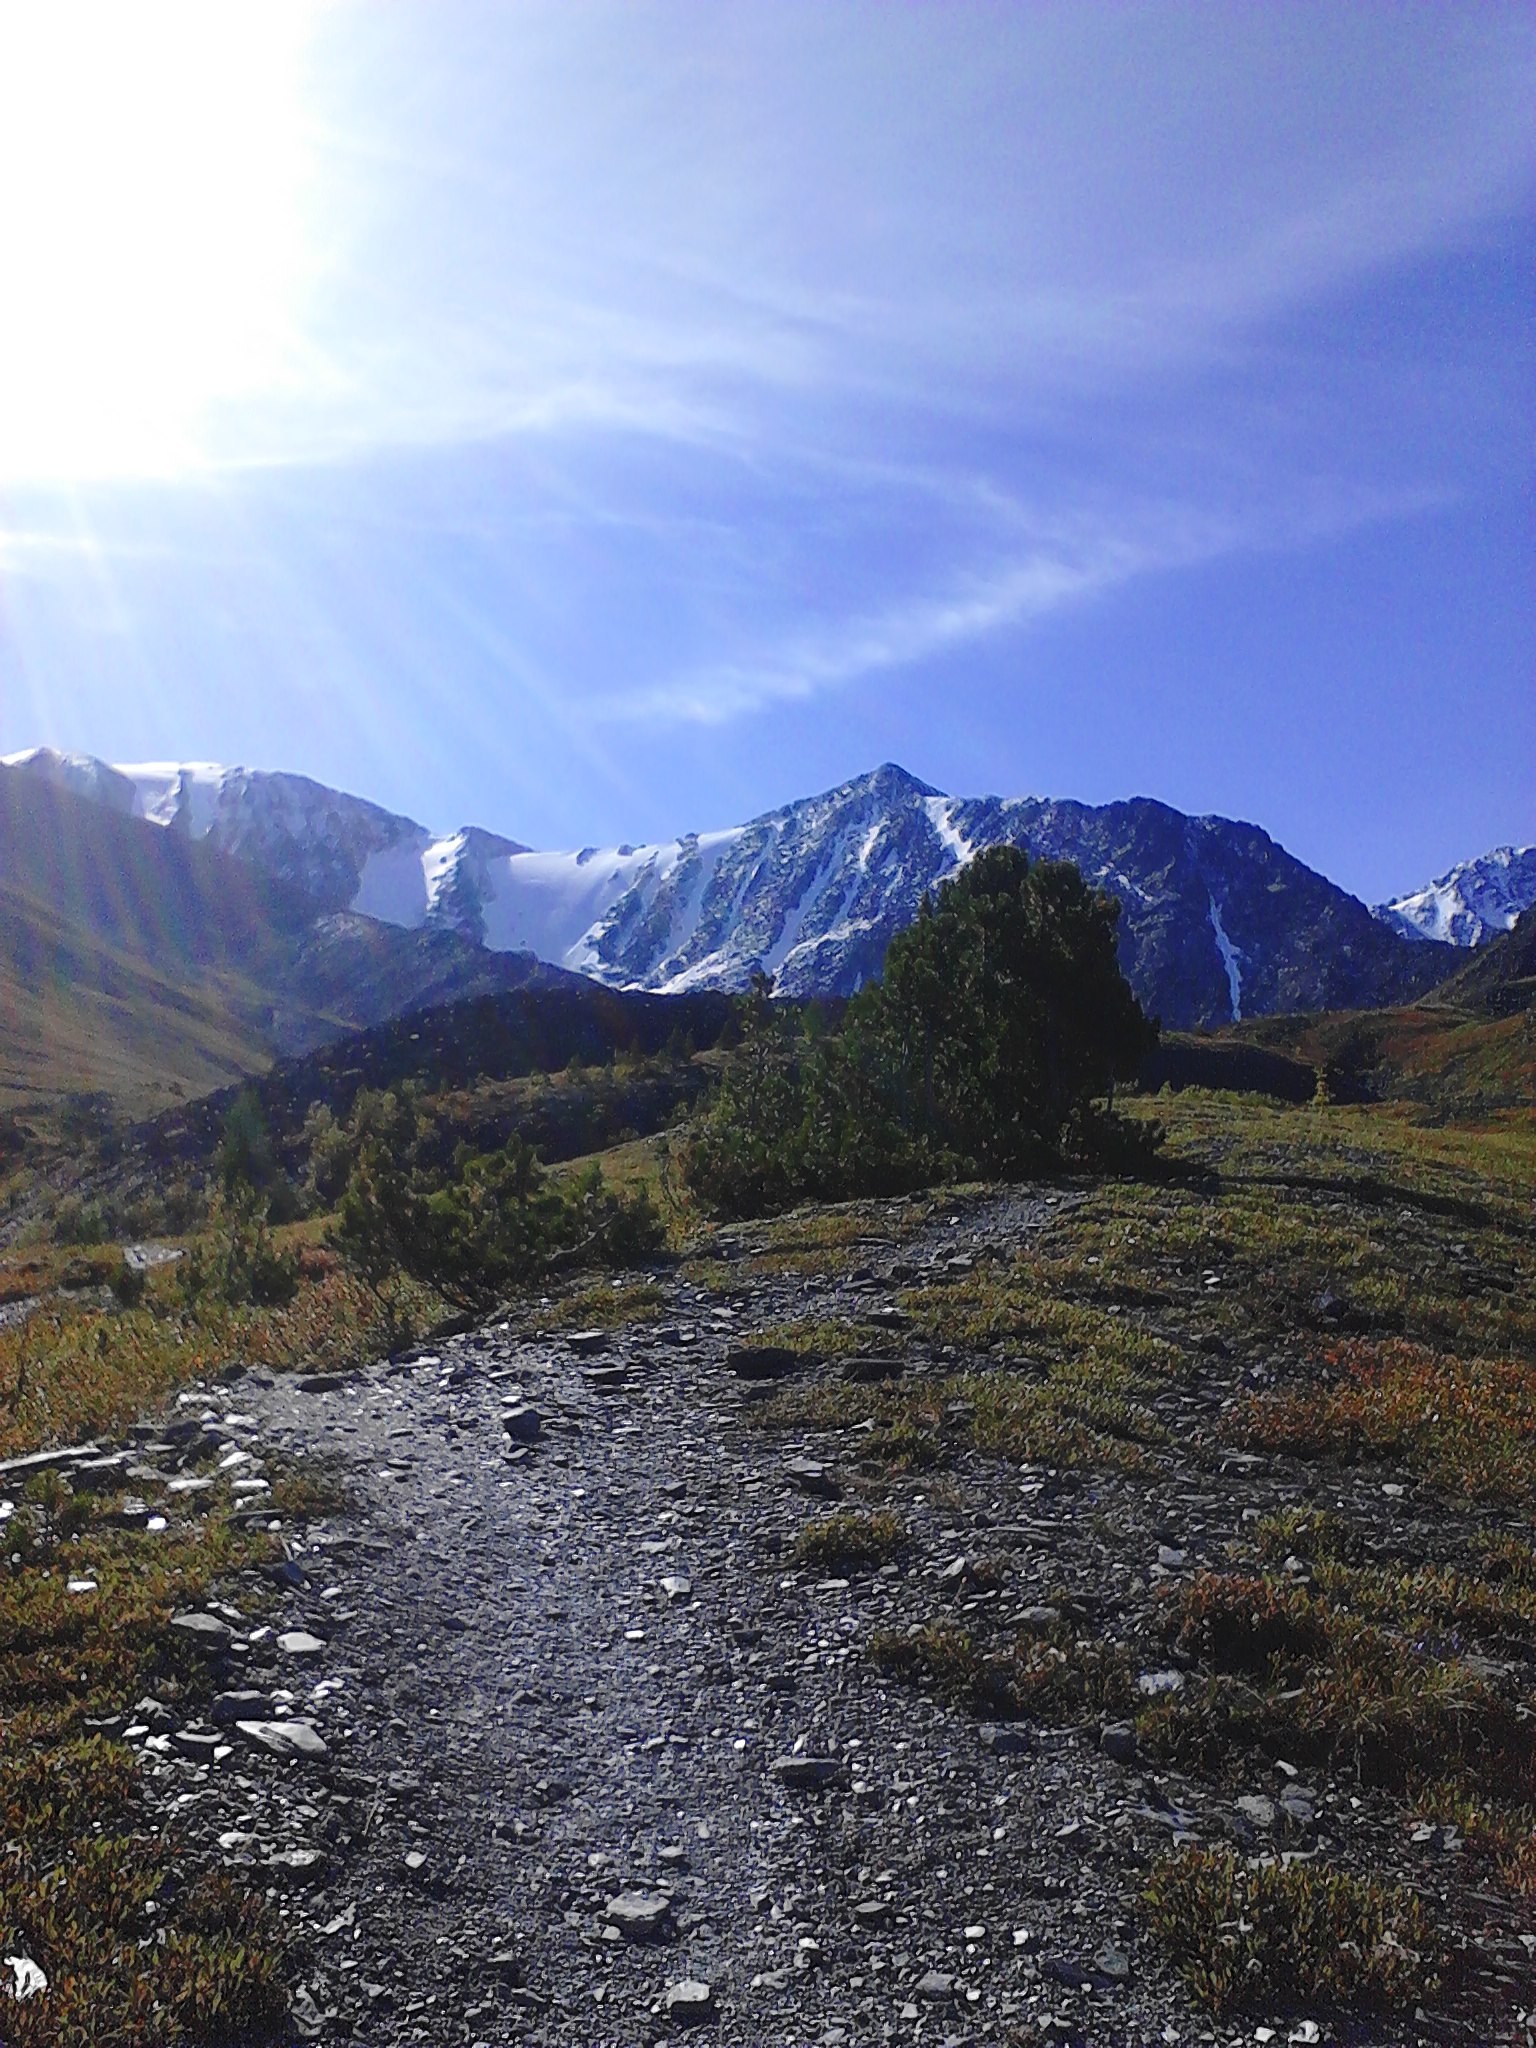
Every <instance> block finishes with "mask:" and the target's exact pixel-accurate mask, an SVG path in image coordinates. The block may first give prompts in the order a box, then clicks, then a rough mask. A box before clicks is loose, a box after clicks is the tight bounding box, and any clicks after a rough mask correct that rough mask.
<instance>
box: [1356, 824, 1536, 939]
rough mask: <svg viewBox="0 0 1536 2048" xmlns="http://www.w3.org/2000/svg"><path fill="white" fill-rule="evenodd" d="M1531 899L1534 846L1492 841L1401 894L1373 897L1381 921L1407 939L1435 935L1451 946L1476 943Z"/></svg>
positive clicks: (1534, 894) (1535, 895) (1534, 897)
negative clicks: (1473, 855) (1475, 856)
mask: <svg viewBox="0 0 1536 2048" xmlns="http://www.w3.org/2000/svg"><path fill="white" fill-rule="evenodd" d="M1533 903H1536V846H1496V847H1495V848H1494V849H1493V851H1492V852H1491V853H1485V854H1483V855H1482V856H1481V858H1480V859H1477V860H1464V861H1462V862H1460V863H1459V865H1458V866H1456V867H1454V868H1452V869H1450V871H1449V872H1448V873H1446V874H1443V875H1439V876H1437V877H1436V879H1435V880H1434V881H1433V882H1430V883H1428V884H1427V885H1426V886H1425V887H1424V888H1422V889H1415V890H1413V891H1412V893H1411V894H1410V895H1407V896H1394V897H1393V899H1392V901H1391V902H1390V903H1379V904H1378V905H1377V906H1376V915H1377V916H1378V917H1379V918H1380V919H1381V921H1382V922H1383V924H1389V925H1392V926H1394V927H1395V928H1396V929H1397V930H1398V931H1401V932H1405V933H1406V934H1407V936H1408V937H1409V938H1410V939H1440V940H1443V941H1444V942H1445V943H1446V944H1447V945H1451V946H1480V945H1482V944H1483V942H1484V941H1485V940H1487V939H1494V938H1497V937H1498V935H1499V933H1500V932H1507V931H1509V930H1511V929H1512V927H1513V925H1514V922H1515V920H1516V918H1517V917H1519V915H1520V913H1521V911H1522V910H1529V909H1530V907H1531V905H1532V904H1533Z"/></svg>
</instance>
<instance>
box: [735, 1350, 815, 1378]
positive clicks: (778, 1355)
mask: <svg viewBox="0 0 1536 2048" xmlns="http://www.w3.org/2000/svg"><path fill="white" fill-rule="evenodd" d="M818 1362H819V1361H818V1360H817V1359H816V1358H814V1357H813V1356H812V1354H811V1353H810V1352H808V1351H791V1350H789V1349H788V1348H787V1347H786V1346H784V1345H783V1344H738V1345H735V1346H734V1347H733V1348H732V1349H731V1350H729V1351H727V1352H726V1354H725V1366H726V1371H727V1372H733V1373H734V1374H735V1375H736V1377H737V1379H739V1380H783V1379H788V1377H789V1375H790V1374H791V1373H794V1372H799V1371H800V1370H801V1369H802V1368H803V1367H806V1366H811V1365H815V1364H817V1363H818Z"/></svg>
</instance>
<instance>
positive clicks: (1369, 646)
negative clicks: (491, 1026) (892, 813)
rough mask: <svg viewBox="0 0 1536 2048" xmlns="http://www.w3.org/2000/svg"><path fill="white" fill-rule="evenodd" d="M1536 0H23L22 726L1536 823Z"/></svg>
mask: <svg viewBox="0 0 1536 2048" xmlns="http://www.w3.org/2000/svg"><path fill="white" fill-rule="evenodd" d="M1533 104H1536V11H1533V10H1531V9H1530V8H1529V7H1527V6H1524V5H1518V6H1516V5H1511V6H1502V5H1499V4H1495V0H1479V4H1476V5H1465V6H1457V7H1448V6H1445V5H1443V4H1439V0H1435V4H1413V0H1393V4H1391V5H1377V4H1371V0H1351V4H1350V5H1349V6H1338V5H1334V4H1326V5H1324V4H1309V0H1294V4H1290V5H1287V6H1284V7H1280V6H1255V5H1252V4H1249V0H1243V4H1241V5H1226V4H1221V0H1213V4H1201V5H1198V6H1193V5H1177V6H1168V5H1160V4H1156V0H1149V4H1144V5H1137V6H1130V5H1102V4H1095V0H1067V4H1051V0H1032V4H1028V5H1025V4H1006V5H1005V4H987V0H969V4H954V5H944V6H940V5H938V4H937V0H934V4H916V0H906V4H899V0H883V4H858V0H841V4H840V0H832V4H827V0H737V4H733V5H731V6H728V7H725V6H720V5H718V4H716V0H667V4H648V0H613V4H608V0H517V4H512V0H506V4H491V0H313V4H310V0H263V4H261V5H259V6H246V5H244V4H243V0H224V4H221V5H219V6H216V7H209V6H207V5H206V4H205V0H136V4H135V6H134V7H133V8H132V9H125V8H122V7H121V6H119V5H117V4H115V0H112V4H98V0H50V4H49V6H48V7H46V8H39V7H38V6H36V4H35V0H0V752H8V751H12V750H15V749H18V748H22V747H26V746H31V745H36V744H42V743H47V744H53V745H56V746H61V747H65V748H70V749H74V750H77V751H82V752H88V753H93V754H97V755H100V756H102V757H104V758H107V759H112V760H119V761H135V760H144V759H194V760H218V761H226V762H239V763H243V764H245V765H248V766H252V767H263V768H287V769H293V770H297V771H299V772H302V773H305V774H309V775H312V776H314V777H316V778H318V779H319V780H322V781H325V782H329V783H332V784H334V785H336V786H339V787H342V788H346V789H350V790H354V791H356V792H358V793H359V794H362V795H366V796H369V797H372V798H374V799H375V800H377V801H379V802H381V803H384V804H386V805H388V806H390V807H391V808H393V809H397V810H401V811H404V812H406V813H408V814H409V815H411V816H413V817H416V818H418V819H420V820H421V821H422V822H423V823H426V824H428V825H430V826H432V827H433V828H435V829H438V830H447V829H452V828H453V827H455V826H458V825H461V824H466V823H477V824H482V825H486V826H489V827H491V828H493V829H495V830H498V831H501V832H504V833H506V834H509V835H510V836H512V837H515V838H517V839H519V840H522V841H523V842H525V843H528V844H532V845H540V846H552V847H568V846H580V845H583V844H612V843H614V842H616V841H620V840H625V841H631V842H642V841H645V840H649V839H659V838H670V837H672V836H673V835H674V834H677V833H680V832H684V831H688V830H702V829H708V828H711V827H714V826H718V825H723V824H728V823H733V822H737V821H739V820H741V819H743V818H746V817H749V816H751V815H753V814H755V813H757V812H760V811H762V810H765V809H768V808H770V807H771V806H773V805H776V804H778V803H782V802H784V801H787V800H789V799H791V798H793V797H795V796H798V795H804V794H809V793H811V792H813V791H817V790H820V789H823V788H827V787H829V786H831V785H832V784H835V783H837V782H840V781H843V780H845V779H847V778H848V777H850V776H853V775H857V774H859V773H862V772H863V771H865V770H867V769H869V768H872V767H874V766H876V765H877V764H878V763H880V762H882V761H886V760H895V761H899V762H900V763H901V764H902V765H903V766H905V767H907V768H908V769H910V770H911V771H912V772H913V773H914V774H917V775H919V776H921V777H923V778H924V779H925V780H927V781H929V782H931V783H933V784H935V785H936V786H938V787H940V788H943V789H946V790H949V791H952V792H955V793H961V794H968V795H970V794H984V793H985V794H1002V795H1025V794H1033V795H1054V796H1072V797H1078V798H1082V799H1085V800H1087V801H1091V802H1104V801H1108V800H1110V799H1113V798H1116V797H1125V796H1131V795H1147V796H1156V797H1160V798H1162V799H1164V800H1165V801H1167V802H1169V803H1171V804H1175V805H1177V806H1178V807H1179V808H1181V809H1184V810H1189V811H1193V812H1197V813H1207V812H1215V813H1220V814H1222V815H1226V816H1230V817H1239V818H1246V819H1251V820H1254V821H1256V822H1258V823H1260V824H1262V825H1263V826H1265V827H1266V828H1267V829H1268V830H1269V831H1270V832H1271V833H1272V834H1273V835H1274V836H1275V837H1276V838H1278V839H1280V840H1281V841H1282V842H1283V843H1284V844H1285V845H1287V846H1288V847H1289V848H1290V849H1291V850H1292V851H1293V852H1294V853H1296V854H1297V855H1298V856H1299V857H1300V858H1302V859H1304V860H1306V861H1308V862H1309V863H1310V864H1311V865H1312V866H1314V867H1316V868H1319V869H1321V870H1322V871H1323V872H1325V873H1327V874H1329V875H1331V876H1333V877H1334V879H1336V880H1338V881H1340V882H1342V883H1343V884H1344V885H1345V886H1346V887H1348V888H1351V889H1353V890H1355V891H1356V893H1358V894H1360V895H1361V896H1363V897H1365V898H1366V899H1367V900H1372V901H1374V900H1378V899H1380V898H1382V897H1384V896H1386V895H1389V894H1395V893H1397V892H1399V891H1401V890H1404V889H1407V888H1410V887H1413V886H1416V885H1417V884H1419V883H1421V882H1423V881H1425V880H1427V879H1428V878H1429V877H1430V876H1431V875H1433V874H1437V873H1439V872H1441V871H1442V870H1443V869H1444V868H1446V867H1447V866H1449V865H1450V864H1451V863H1452V862H1454V861H1456V860H1459V859H1462V858H1465V857H1467V856H1470V855H1474V854H1476V853H1479V852H1482V851H1484V850H1485V849H1487V848H1489V847H1491V846H1494V845H1497V844H1501V843H1507V842H1514V843H1527V842H1530V841H1532V840H1536V602H1533V599H1536V590H1533V583H1532V565H1533V562H1536V546H1533V543H1536V531H1533V527H1536V521H1533V516H1532V497H1533V493H1532V483H1533V475H1532V471H1533V462H1536V378H1533V373H1532V333H1533V328H1532V311H1533V297H1536V294H1533V280H1536V232H1533V227H1536V122H1532V120H1531V118H1530V109H1531V107H1532V105H1533Z"/></svg>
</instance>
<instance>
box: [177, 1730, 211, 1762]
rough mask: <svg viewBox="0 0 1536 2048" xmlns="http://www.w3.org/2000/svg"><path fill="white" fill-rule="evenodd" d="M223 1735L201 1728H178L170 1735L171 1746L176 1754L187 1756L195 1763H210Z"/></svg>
mask: <svg viewBox="0 0 1536 2048" xmlns="http://www.w3.org/2000/svg"><path fill="white" fill-rule="evenodd" d="M222 1742H223V1737H222V1736H218V1735H214V1734H211V1733H209V1732H208V1731H207V1730H205V1729H201V1728H180V1729H178V1730H177V1732H176V1733H175V1734H174V1735H173V1736H172V1737H171V1747H172V1749H174V1750H175V1752H176V1754H177V1755H178V1756H184V1757H189V1758H190V1759H191V1761H192V1762H193V1763H195V1764H211V1763H212V1762H213V1760H214V1752H215V1750H217V1749H218V1748H220V1747H221V1745H222Z"/></svg>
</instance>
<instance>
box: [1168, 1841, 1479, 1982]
mask: <svg viewBox="0 0 1536 2048" xmlns="http://www.w3.org/2000/svg"><path fill="white" fill-rule="evenodd" d="M1145 1903H1146V1909H1147V1915H1148V1920H1149V1923H1150V1925H1151V1928H1152V1931H1153V1932H1154V1933H1155V1934H1156V1935H1158V1937H1159V1938H1160V1939H1161V1940H1162V1941H1163V1942H1165V1943H1166V1945H1167V1947H1168V1949H1169V1951H1170V1952H1171V1954H1172V1955H1173V1957H1174V1959H1175V1961H1176V1962H1177V1963H1178V1965H1179V1967H1180V1969H1181V1970H1182V1971H1183V1972H1184V1974H1185V1976H1186V1977H1187V1978H1188V1979H1189V1983H1190V1986H1191V1988H1192V1990H1193V1991H1194V1993H1195V1995H1196V1997H1197V1998H1199V1999H1200V2000H1201V2002H1202V2003H1203V2004H1205V2005H1208V2006H1210V2007H1212V2008H1213V2009H1214V2010H1215V2011H1217V2012H1221V2013H1226V2012H1233V2011H1249V2012H1256V2013H1263V2014H1266V2015H1270V2016H1273V2015H1274V2014H1276V2013H1284V2012H1306V2013H1314V2012H1318V2011H1323V2012H1329V2011H1338V2010H1340V2009H1343V2010H1345V2011H1348V2012H1351V2013H1401V2012H1411V2011H1412V2010H1413V2009H1414V2007H1416V2006H1418V2005H1422V2004H1424V2003H1425V2002H1426V2001H1427V2000H1429V1999H1432V1998H1433V1996H1434V1993H1435V1991H1436V1989H1437V1988H1438V1977H1439V1972H1440V1970H1441V1968H1442V1967H1443V1961H1444V1955H1443V1944H1442V1942H1441V1939H1440V1937H1439V1935H1438V1934H1437V1933H1436V1931H1435V1928H1434V1926H1433V1923H1432V1922H1431V1920H1430V1917H1429V1914H1428V1912H1427V1911H1426V1909H1425V1908H1424V1906H1423V1905H1422V1904H1421V1902H1420V1901H1419V1900H1418V1899H1416V1898H1415V1897H1414V1896H1413V1894H1412V1893H1411V1892H1407V1891H1404V1890H1402V1889H1400V1888H1399V1887H1397V1886H1393V1885H1384V1884H1378V1883H1373V1882H1371V1881H1370V1880H1368V1879H1362V1878H1355V1877H1349V1876H1346V1875H1344V1874H1342V1873H1341V1872H1338V1871H1330V1870H1324V1869H1319V1868H1316V1867H1314V1866H1312V1865H1310V1864H1280V1863H1276V1862H1269V1861H1250V1860H1248V1859H1247V1858H1244V1857H1242V1856H1238V1855H1235V1854H1234V1853H1233V1852H1232V1851H1231V1850H1229V1849H1197V1848H1190V1849H1185V1850H1183V1851H1181V1852H1180V1853H1179V1854H1178V1855H1175V1856H1170V1857H1167V1858H1165V1859H1164V1860H1163V1861H1162V1862H1161V1863H1159V1864H1158V1866H1157V1868H1156V1869H1155V1870H1154V1871H1153V1873H1152V1877H1151V1880H1150V1882H1149V1883H1148V1886H1147V1891H1146V1901H1145Z"/></svg>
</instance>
